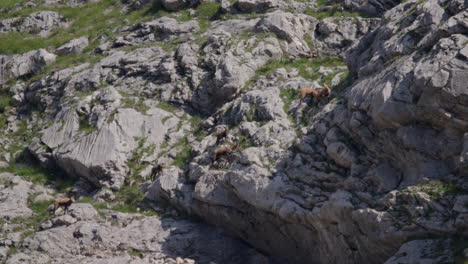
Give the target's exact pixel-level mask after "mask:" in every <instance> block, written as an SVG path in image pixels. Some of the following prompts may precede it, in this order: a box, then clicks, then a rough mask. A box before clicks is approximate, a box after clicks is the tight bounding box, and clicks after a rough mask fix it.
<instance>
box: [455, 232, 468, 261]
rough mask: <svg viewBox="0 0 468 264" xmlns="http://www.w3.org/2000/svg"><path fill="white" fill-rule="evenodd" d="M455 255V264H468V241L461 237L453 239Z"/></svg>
mask: <svg viewBox="0 0 468 264" xmlns="http://www.w3.org/2000/svg"><path fill="white" fill-rule="evenodd" d="M451 248H452V252H453V253H454V254H453V255H454V256H455V264H468V259H466V258H465V256H464V252H463V251H464V250H465V249H466V248H468V240H467V239H466V238H464V237H461V236H456V237H454V238H453V239H452V244H451Z"/></svg>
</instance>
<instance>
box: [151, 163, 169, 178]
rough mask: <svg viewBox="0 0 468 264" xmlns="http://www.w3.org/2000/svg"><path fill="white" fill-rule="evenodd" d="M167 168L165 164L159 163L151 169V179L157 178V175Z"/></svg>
mask: <svg viewBox="0 0 468 264" xmlns="http://www.w3.org/2000/svg"><path fill="white" fill-rule="evenodd" d="M164 168H166V165H164V164H157V165H156V166H154V167H153V168H152V169H151V181H154V180H156V177H157V176H158V175H159V174H160V173H161V172H162V170H163V169H164Z"/></svg>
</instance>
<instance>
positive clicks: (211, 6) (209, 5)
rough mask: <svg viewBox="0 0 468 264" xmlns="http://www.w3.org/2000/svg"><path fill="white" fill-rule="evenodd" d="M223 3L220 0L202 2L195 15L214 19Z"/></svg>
mask: <svg viewBox="0 0 468 264" xmlns="http://www.w3.org/2000/svg"><path fill="white" fill-rule="evenodd" d="M220 7H221V4H220V3H218V2H202V3H201V4H200V5H199V6H198V7H197V9H196V12H195V16H197V17H199V18H201V19H214V18H215V16H216V15H217V14H218V11H219V8H220Z"/></svg>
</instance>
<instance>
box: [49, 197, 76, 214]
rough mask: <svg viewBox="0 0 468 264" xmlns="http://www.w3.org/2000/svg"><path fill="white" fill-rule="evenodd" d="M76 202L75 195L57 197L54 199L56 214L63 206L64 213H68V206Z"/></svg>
mask: <svg viewBox="0 0 468 264" xmlns="http://www.w3.org/2000/svg"><path fill="white" fill-rule="evenodd" d="M74 202H75V198H74V197H57V198H55V200H54V215H55V212H56V211H57V209H58V208H63V212H64V214H67V212H68V208H69V207H70V205H71V204H72V203H74Z"/></svg>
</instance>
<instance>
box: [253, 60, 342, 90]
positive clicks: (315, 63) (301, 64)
mask: <svg viewBox="0 0 468 264" xmlns="http://www.w3.org/2000/svg"><path fill="white" fill-rule="evenodd" d="M344 65H345V64H344V62H343V61H342V60H341V59H339V58H337V57H325V58H314V59H308V58H302V59H298V60H271V61H269V62H268V63H267V64H266V65H264V66H262V67H260V68H259V69H258V70H257V72H256V73H255V76H254V77H253V78H252V79H250V80H249V81H248V82H247V84H246V85H245V86H244V89H246V88H248V87H249V86H250V85H252V84H253V83H255V82H256V81H257V80H258V78H259V77H260V76H262V75H263V76H268V75H270V74H271V73H273V72H274V71H276V70H277V69H279V68H285V69H286V70H291V69H294V68H295V69H298V70H299V76H301V77H303V78H304V79H307V80H317V79H320V78H322V77H323V76H322V75H320V74H319V73H318V72H317V70H318V68H319V67H320V66H324V67H337V66H344ZM335 74H336V73H334V74H333V76H334V75H335ZM328 78H329V79H331V78H332V76H329V77H328ZM324 79H325V78H324Z"/></svg>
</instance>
